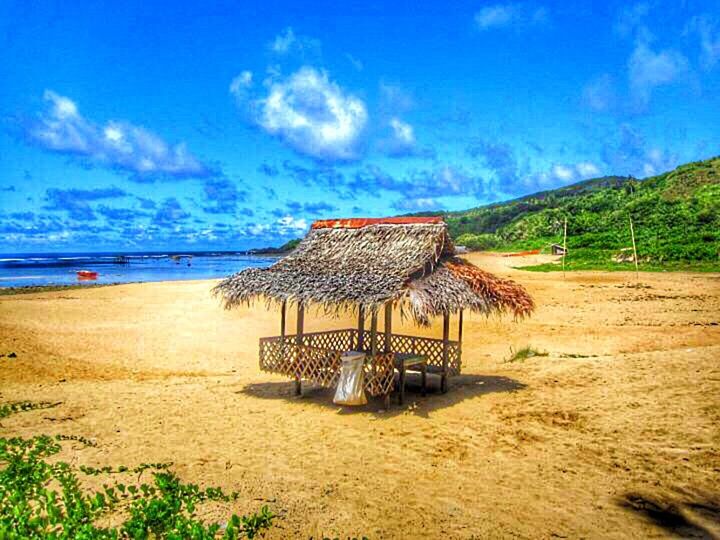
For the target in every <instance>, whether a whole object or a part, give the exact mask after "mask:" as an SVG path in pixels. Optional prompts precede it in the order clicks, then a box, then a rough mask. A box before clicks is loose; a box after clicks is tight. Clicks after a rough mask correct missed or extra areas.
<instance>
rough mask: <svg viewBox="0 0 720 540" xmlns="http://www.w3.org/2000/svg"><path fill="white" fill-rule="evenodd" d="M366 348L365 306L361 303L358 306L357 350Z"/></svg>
mask: <svg viewBox="0 0 720 540" xmlns="http://www.w3.org/2000/svg"><path fill="white" fill-rule="evenodd" d="M364 349H365V306H363V305H362V304H360V306H358V339H357V350H358V351H362V350H364Z"/></svg>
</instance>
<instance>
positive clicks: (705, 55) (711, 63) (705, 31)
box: [687, 15, 720, 69]
mask: <svg viewBox="0 0 720 540" xmlns="http://www.w3.org/2000/svg"><path fill="white" fill-rule="evenodd" d="M687 31H692V32H696V33H697V34H698V36H699V37H700V64H701V65H702V67H704V68H705V69H712V68H713V67H715V64H717V63H718V61H719V60H720V29H718V25H717V23H716V21H714V20H712V19H711V18H710V17H709V16H707V15H701V16H698V17H693V18H692V19H691V21H690V24H688V28H687Z"/></svg>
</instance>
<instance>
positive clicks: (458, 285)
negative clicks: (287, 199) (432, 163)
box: [214, 218, 534, 326]
mask: <svg viewBox="0 0 720 540" xmlns="http://www.w3.org/2000/svg"><path fill="white" fill-rule="evenodd" d="M454 251H455V248H454V246H453V243H452V240H451V239H450V237H449V235H448V232H447V225H446V224H445V223H444V222H442V220H441V219H439V218H388V219H363V220H354V219H350V220H333V221H318V222H315V223H314V224H313V227H312V229H311V230H310V232H309V233H308V235H307V236H306V237H305V238H304V239H303V241H302V242H301V243H300V244H299V245H298V247H297V248H296V249H295V250H294V251H293V252H292V253H290V254H289V255H287V256H286V257H284V258H283V259H281V260H279V261H278V262H277V263H275V264H274V265H272V266H271V267H269V268H264V269H258V268H251V269H247V270H243V271H242V272H238V273H237V274H234V275H232V276H230V277H228V278H226V279H224V280H223V281H222V282H220V283H219V284H218V285H217V287H215V289H214V292H215V293H216V294H218V295H220V296H221V297H222V299H223V301H224V303H225V307H226V308H231V307H234V306H237V305H240V304H243V303H248V304H249V303H250V302H252V301H253V300H255V299H257V298H265V299H266V300H267V301H270V302H273V301H277V302H282V301H287V302H290V303H294V302H302V303H303V304H305V305H312V304H315V305H319V306H321V307H322V308H324V310H325V312H326V313H335V314H338V313H340V312H341V311H345V310H348V309H349V310H354V309H356V308H357V306H359V305H363V306H365V308H366V309H369V310H371V311H374V310H377V309H379V308H380V307H381V306H382V305H383V304H385V303H386V302H388V301H391V302H394V303H396V304H398V305H399V306H400V307H401V309H402V312H403V313H409V314H410V315H411V316H412V317H413V319H414V320H415V321H416V322H417V323H418V324H420V325H423V326H427V325H428V324H429V323H430V319H431V318H432V317H434V316H437V315H440V314H442V313H452V312H457V311H458V310H460V309H469V310H471V311H475V312H479V313H484V314H491V313H505V312H509V313H512V314H513V315H515V316H516V317H523V316H526V315H529V314H530V312H532V310H533V308H534V304H533V300H532V298H531V297H530V296H529V295H528V293H527V292H526V291H525V289H524V288H523V287H522V286H520V285H518V284H517V283H515V282H513V281H510V280H506V279H501V278H498V277H496V276H493V275H492V274H489V273H488V272H485V271H483V270H480V269H479V268H477V267H476V266H474V265H472V264H470V263H468V262H466V261H464V260H462V259H458V258H456V257H454Z"/></svg>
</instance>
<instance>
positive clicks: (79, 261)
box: [0, 251, 278, 288]
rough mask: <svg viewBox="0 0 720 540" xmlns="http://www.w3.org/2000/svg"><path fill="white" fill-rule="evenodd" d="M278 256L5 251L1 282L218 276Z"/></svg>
mask: <svg viewBox="0 0 720 540" xmlns="http://www.w3.org/2000/svg"><path fill="white" fill-rule="evenodd" d="M277 259H278V256H277V255H260V254H252V253H248V252H237V251H233V252H230V251H183V252H156V251H147V252H104V253H22V254H20V253H8V254H0V288H4V287H27V286H39V285H74V284H86V285H91V284H108V283H134V282H146V281H175V280H191V279H215V278H221V277H225V276H228V275H230V274H234V273H235V272H239V271H240V270H244V269H245V268H265V267H267V266H270V265H271V264H273V263H274V262H275V261H276V260H277ZM78 272H96V273H97V277H94V276H92V275H91V277H90V278H88V277H86V276H82V275H79V274H78Z"/></svg>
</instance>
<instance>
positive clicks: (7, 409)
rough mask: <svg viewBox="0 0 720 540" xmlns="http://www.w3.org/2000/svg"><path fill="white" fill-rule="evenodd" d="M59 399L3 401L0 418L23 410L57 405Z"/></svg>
mask: <svg viewBox="0 0 720 540" xmlns="http://www.w3.org/2000/svg"><path fill="white" fill-rule="evenodd" d="M60 403H61V402H60V401H58V402H55V403H53V402H50V401H38V402H33V401H16V402H14V403H4V404H2V405H0V418H7V417H8V416H10V415H11V414H15V413H19V412H24V411H34V410H36V409H51V408H52V407H57V406H58V405H60Z"/></svg>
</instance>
